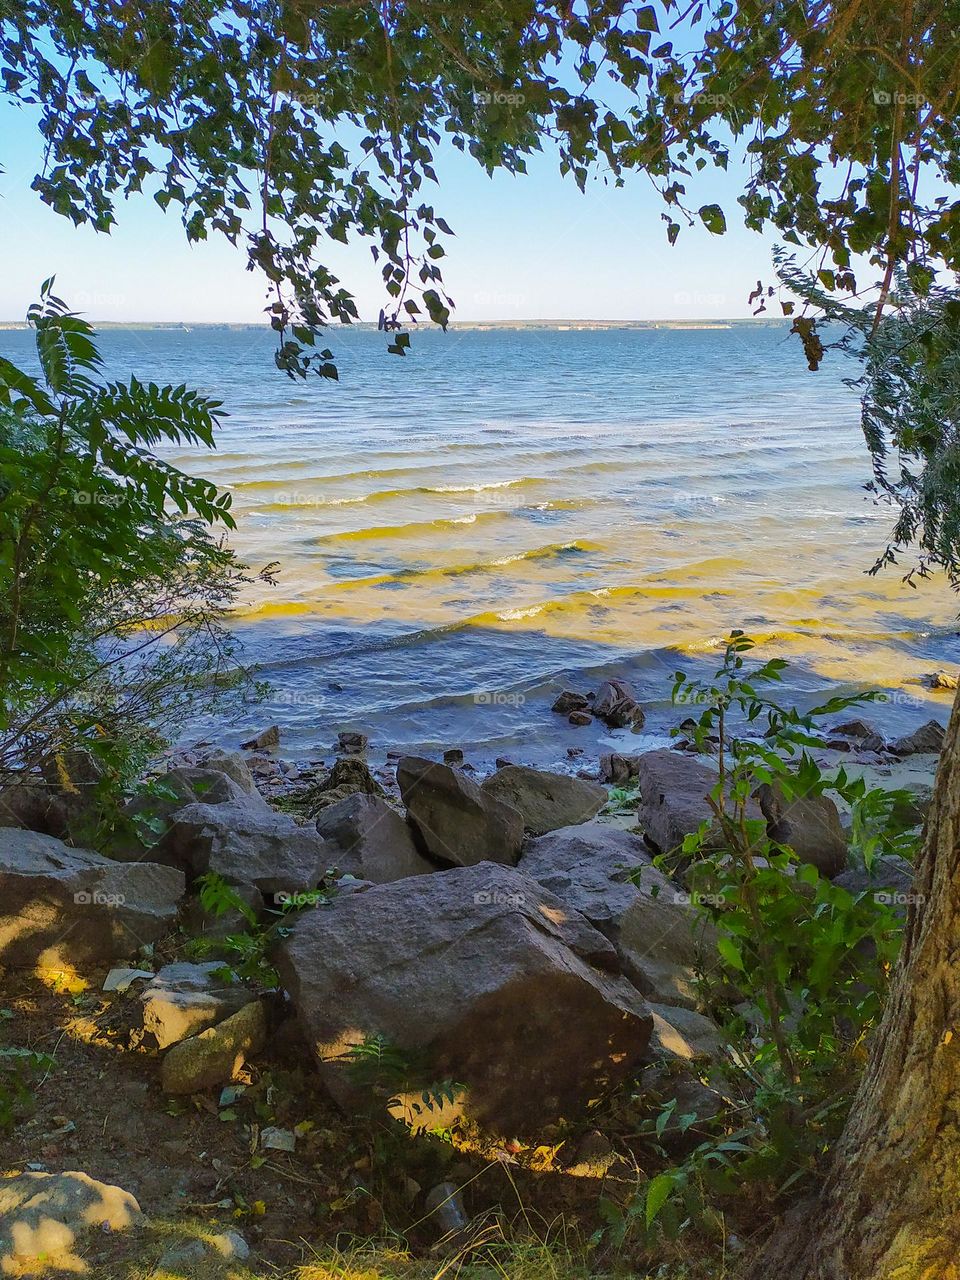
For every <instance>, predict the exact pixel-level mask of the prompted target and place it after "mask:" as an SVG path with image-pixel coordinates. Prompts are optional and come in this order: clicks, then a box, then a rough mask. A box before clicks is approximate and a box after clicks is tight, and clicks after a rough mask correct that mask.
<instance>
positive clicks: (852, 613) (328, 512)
mask: <svg viewBox="0 0 960 1280" xmlns="http://www.w3.org/2000/svg"><path fill="white" fill-rule="evenodd" d="M30 342H31V338H30V335H28V334H26V333H18V332H6V333H2V334H0V353H2V354H5V355H8V356H10V357H11V358H14V359H18V360H21V361H28V353H29V351H30ZM333 345H334V346H335V349H336V355H337V359H338V363H339V366H340V373H341V380H340V382H339V383H338V384H336V383H328V382H320V381H319V380H317V381H314V382H311V383H309V384H306V385H302V384H294V383H291V382H290V381H288V380H287V379H285V378H283V377H282V376H281V375H279V374H278V373H276V371H275V370H274V368H273V364H272V358H271V356H272V349H273V338H272V335H271V334H270V333H269V332H267V331H256V330H234V331H229V330H213V329H202V328H201V329H194V330H192V331H160V330H140V331H136V330H128V331H107V332H106V333H105V334H104V335H102V347H103V350H104V353H105V355H106V357H107V360H108V365H109V371H110V373H111V375H118V376H125V375H127V374H129V373H132V372H135V373H136V374H137V376H138V377H140V378H143V379H152V380H155V381H158V382H166V381H174V382H182V381H185V382H187V383H188V384H191V385H193V386H196V387H198V388H200V389H202V390H204V391H205V392H207V393H209V394H213V395H216V396H217V397H218V398H220V399H222V400H224V401H225V403H226V407H227V409H228V410H229V412H230V415H231V416H230V418H229V419H228V421H227V425H226V427H225V429H224V431H223V433H222V435H221V438H220V446H219V450H218V452H217V453H216V454H215V455H213V456H205V457H202V458H201V457H198V455H197V454H196V453H194V452H193V451H172V452H170V453H169V454H168V456H169V457H171V459H172V460H173V461H174V462H176V463H178V464H179V465H181V466H183V467H185V468H187V469H189V470H192V471H198V472H202V473H203V474H206V475H207V476H209V477H210V478H211V479H212V480H214V481H216V482H217V483H218V484H220V485H222V486H225V487H229V488H230V490H231V492H232V494H233V502H234V507H233V509H234V514H235V516H236V518H237V521H238V525H239V528H238V531H237V533H236V535H235V538H234V542H235V545H236V547H237V549H238V550H239V552H240V553H241V554H242V555H243V557H244V558H245V559H246V560H247V561H248V562H249V563H250V564H251V565H252V566H253V567H259V566H261V565H263V564H266V563H268V562H271V561H279V562H280V564H281V573H280V576H279V581H278V585H277V586H275V587H269V586H267V585H265V584H258V585H257V586H256V587H255V588H252V589H251V590H250V592H249V594H248V596H247V597H246V598H245V599H244V602H243V608H242V610H241V613H240V616H239V617H238V620H237V626H238V627H239V629H240V631H241V633H242V635H243V637H244V639H245V641H246V643H247V646H248V655H249V656H250V657H251V658H252V659H254V660H256V661H259V662H261V663H262V664H263V666H264V667H265V669H266V672H267V673H268V675H269V677H270V679H271V680H272V681H273V684H274V686H275V692H274V694H273V695H272V697H271V701H270V703H269V704H268V705H267V706H266V707H264V708H261V709H260V710H258V711H257V712H255V713H254V715H253V716H252V717H250V716H249V714H248V720H247V726H248V727H249V725H250V723H251V720H252V721H253V722H254V723H253V727H257V726H258V725H259V724H262V723H268V722H270V721H272V720H276V721H279V722H280V723H281V724H282V725H283V726H284V729H285V737H284V752H285V754H288V755H290V756H293V757H297V756H311V755H314V756H315V755H318V754H323V752H324V751H327V752H328V751H329V744H330V742H331V740H332V739H333V738H334V737H335V734H336V730H337V729H340V728H347V727H350V728H359V729H363V730H365V731H366V732H368V733H369V734H370V736H371V739H372V741H374V742H376V743H377V744H378V746H379V747H380V748H381V749H383V750H385V749H387V748H388V747H404V748H406V747H413V748H418V749H423V750H428V751H430V750H437V749H439V748H440V747H442V746H446V745H451V744H456V745H462V746H464V747H465V748H466V749H467V750H468V752H472V753H473V754H474V757H475V758H476V759H477V761H478V762H486V761H487V760H489V759H490V758H492V757H493V756H494V755H496V754H506V755H513V756H514V757H515V758H523V759H528V760H540V761H544V762H545V761H546V760H548V759H554V758H556V757H557V756H558V755H560V756H563V755H564V748H565V747H566V746H567V745H580V746H584V747H586V748H587V749H588V752H589V751H590V750H591V749H593V748H594V747H596V746H597V745H598V743H599V742H600V741H602V742H605V743H617V742H620V741H622V740H623V738H624V735H623V734H612V735H611V734H605V735H601V734H600V733H599V732H595V731H593V730H587V731H583V730H573V729H570V728H568V727H566V726H565V725H564V722H563V721H562V720H561V719H560V718H559V717H556V716H553V715H551V713H550V712H549V702H550V700H551V698H552V695H553V694H554V693H555V691H557V690H558V689H559V688H560V687H562V686H563V685H564V684H568V683H571V682H572V683H573V684H574V685H577V684H579V686H580V687H584V688H586V687H590V685H591V683H592V684H593V685H594V686H595V684H596V682H597V680H598V679H599V678H600V677H601V676H602V675H604V674H607V673H610V672H614V671H616V672H623V671H625V672H627V673H628V674H629V676H630V678H631V679H632V680H633V682H634V683H635V685H636V687H637V690H638V692H639V693H640V695H641V699H642V700H643V701H644V703H645V704H646V705H648V707H649V708H650V716H649V720H648V731H647V732H646V733H645V734H644V735H642V739H641V743H646V742H653V741H660V740H662V739H663V734H664V732H665V729H666V727H667V725H668V724H669V723H674V722H675V721H676V719H677V714H676V712H675V711H674V710H673V709H672V708H670V706H669V688H670V683H671V676H672V673H673V672H674V671H675V670H677V669H678V668H683V669H687V670H696V671H698V672H700V671H705V670H708V669H709V668H710V667H711V666H712V664H713V663H714V662H715V660H716V658H717V656H718V653H717V648H718V645H719V644H720V642H721V641H722V638H723V637H724V636H725V635H726V634H727V633H728V632H729V631H730V629H731V628H733V627H741V628H743V629H744V630H746V631H747V632H748V633H749V634H751V635H753V636H754V637H755V638H757V639H758V640H759V641H761V642H762V647H761V653H762V654H763V655H764V656H767V655H771V656H772V655H773V654H776V655H778V656H783V657H786V658H787V659H789V660H790V661H791V664H792V665H791V670H790V673H789V675H788V679H787V688H788V692H789V694H790V695H791V696H793V697H794V698H795V699H796V700H798V701H799V702H801V703H804V702H809V701H810V700H811V699H812V698H814V697H815V696H816V695H817V694H818V692H819V691H821V690H823V689H826V688H829V689H830V691H831V692H836V691H843V690H853V689H859V688H863V687H867V686H870V687H881V688H883V689H886V690H888V691H890V692H891V693H892V694H893V695H894V696H893V697H892V698H891V700H890V701H889V702H888V703H887V704H885V705H884V706H883V707H882V708H881V709H880V710H879V712H878V713H877V714H875V715H874V718H875V719H880V720H881V721H883V722H885V723H886V725H887V727H888V728H891V729H896V728H898V727H900V726H907V725H913V724H915V723H917V722H918V721H920V720H922V719H926V718H929V715H930V714H936V715H937V716H938V717H939V718H941V719H943V718H944V713H945V699H944V696H943V695H937V694H933V693H931V692H929V691H928V690H926V689H924V688H923V687H922V686H921V685H920V683H919V680H920V677H921V676H922V675H923V674H924V673H926V672H929V671H931V670H933V669H936V668H938V667H942V666H945V665H948V666H949V665H956V664H957V662H958V658H960V646H958V641H957V636H956V619H955V610H956V605H955V601H954V599H953V597H952V596H951V594H950V592H949V591H948V590H947V588H946V586H945V585H944V584H943V582H936V583H933V584H929V585H926V586H923V587H922V588H921V589H920V590H919V591H914V590H911V589H910V588H909V587H907V586H905V585H903V584H902V583H901V581H900V576H899V574H897V573H896V571H894V572H892V573H891V572H889V571H887V572H885V573H884V574H882V575H881V576H879V577H869V576H867V575H866V574H865V572H864V571H865V569H866V568H868V567H869V566H870V565H871V564H872V563H873V560H874V559H875V557H876V555H877V554H878V552H879V551H880V550H882V548H883V547H884V546H885V537H886V534H887V531H888V530H889V528H890V526H891V524H892V520H891V515H890V512H889V510H888V509H885V508H883V507H879V506H877V505H875V504H874V503H873V502H872V500H871V499H870V498H869V496H868V495H866V494H865V493H864V490H863V487H862V486H863V484H864V482H865V481H866V480H867V479H868V478H869V458H868V455H867V453H866V449H865V446H864V444H863V440H862V436H861V435H860V432H859V426H858V405H857V401H856V397H855V396H854V394H853V393H852V392H851V391H849V390H848V389H847V388H845V387H844V386H843V384H842V376H843V375H844V374H849V373H850V372H852V369H851V368H849V367H846V366H845V364H844V363H842V362H841V361H840V358H839V357H835V358H834V359H833V361H832V363H831V362H828V364H827V365H826V367H824V368H823V369H822V370H821V371H820V372H818V373H816V374H811V373H809V372H808V371H807V368H806V365H805V364H804V362H803V361H802V359H801V357H800V353H799V350H798V348H797V346H796V345H795V344H794V343H793V342H791V341H790V340H788V339H787V336H786V333H785V331H784V330H782V329H777V328H766V327H758V328H756V329H751V330H750V331H749V332H745V331H744V330H743V329H742V328H731V329H702V330H675V329H659V330H630V329H611V330H592V331H591V330H586V331H584V330H571V331H557V330H555V329H539V330H520V331H510V330H493V331H478V330H463V331H459V332H451V333H449V334H447V335H443V334H441V333H438V332H429V333H424V334H421V335H419V336H418V337H416V338H415V339H414V344H413V350H412V354H411V355H410V356H408V357H407V358H406V359H403V360H400V359H397V358H394V357H391V356H388V355H386V354H385V352H384V341H383V338H382V337H381V336H378V335H376V334H373V333H370V332H368V331H360V330H355V331H349V332H346V333H344V334H338V335H337V336H336V339H335V341H334V343H333ZM579 673H583V674H579ZM871 714H873V713H871ZM211 730H213V733H214V736H217V737H218V738H221V739H222V740H224V741H230V742H235V741H236V738H237V730H236V729H233V728H231V729H227V730H224V729H223V726H209V725H204V724H201V723H198V724H194V725H188V726H185V730H184V732H185V734H186V735H187V736H189V735H191V734H192V735H193V736H196V734H197V733H200V732H207V733H209V732H211ZM630 745H631V746H632V747H636V746H637V745H639V744H638V743H637V742H636V740H632V741H631V743H630Z"/></svg>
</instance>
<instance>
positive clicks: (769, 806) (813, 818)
mask: <svg viewBox="0 0 960 1280" xmlns="http://www.w3.org/2000/svg"><path fill="white" fill-rule="evenodd" d="M757 799H758V800H759V802H760V809H761V811H762V813H763V816H764V817H765V818H766V820H767V831H768V833H769V835H770V838H771V839H773V840H776V841H777V843H778V844H784V845H789V846H790V848H791V849H792V850H793V851H794V853H795V854H796V855H797V857H798V858H799V860H800V861H801V862H808V863H811V864H812V865H813V866H815V867H816V868H817V870H818V871H819V872H820V874H821V875H824V876H835V875H838V874H839V873H840V872H841V871H842V870H843V869H844V867H845V866H846V865H847V837H846V834H845V833H844V830H843V827H842V825H841V823H840V812H839V810H838V809H837V806H836V805H835V804H834V802H833V801H832V800H831V799H830V797H829V796H826V795H803V796H791V797H789V798H788V797H787V795H786V794H785V792H784V790H783V787H782V786H781V785H780V784H771V783H766V782H765V783H763V785H762V786H760V787H758V788H757Z"/></svg>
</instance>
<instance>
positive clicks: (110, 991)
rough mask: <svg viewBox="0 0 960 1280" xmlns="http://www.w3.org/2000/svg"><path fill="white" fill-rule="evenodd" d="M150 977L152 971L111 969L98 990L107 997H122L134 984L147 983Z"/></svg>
mask: <svg viewBox="0 0 960 1280" xmlns="http://www.w3.org/2000/svg"><path fill="white" fill-rule="evenodd" d="M152 977H153V970H152V969H111V970H110V972H109V973H108V974H107V976H106V977H105V978H104V980H103V986H102V987H101V988H100V990H101V991H103V992H104V993H105V994H107V995H123V993H124V991H129V989H130V987H131V986H132V985H133V984H134V983H135V982H140V981H146V982H149V981H150V979H151V978H152Z"/></svg>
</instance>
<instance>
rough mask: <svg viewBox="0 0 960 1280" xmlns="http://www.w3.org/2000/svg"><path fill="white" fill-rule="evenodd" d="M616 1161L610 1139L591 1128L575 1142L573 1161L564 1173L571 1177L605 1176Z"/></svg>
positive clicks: (615, 1154)
mask: <svg viewBox="0 0 960 1280" xmlns="http://www.w3.org/2000/svg"><path fill="white" fill-rule="evenodd" d="M617 1162H618V1157H617V1153H616V1152H615V1151H614V1148H613V1143H612V1142H611V1141H610V1139H609V1138H607V1137H606V1136H605V1135H604V1134H602V1133H600V1131H599V1130H598V1129H591V1130H590V1132H589V1133H585V1134H584V1135H583V1137H582V1138H581V1139H580V1141H579V1142H578V1143H577V1148H576V1151H575V1153H574V1157H573V1162H572V1163H571V1164H569V1165H567V1167H566V1169H565V1170H564V1173H566V1174H567V1175H568V1176H569V1177H571V1178H605V1177H606V1176H607V1174H608V1173H609V1172H610V1170H611V1169H612V1168H613V1166H614V1165H615V1164H617Z"/></svg>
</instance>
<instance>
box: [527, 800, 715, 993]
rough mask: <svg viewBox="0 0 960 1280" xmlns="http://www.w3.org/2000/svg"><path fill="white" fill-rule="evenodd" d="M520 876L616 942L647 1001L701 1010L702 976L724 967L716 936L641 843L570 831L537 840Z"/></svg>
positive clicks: (596, 825) (598, 827) (604, 831)
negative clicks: (699, 983) (699, 977)
mask: <svg viewBox="0 0 960 1280" xmlns="http://www.w3.org/2000/svg"><path fill="white" fill-rule="evenodd" d="M519 869H520V870H521V871H522V872H523V873H524V874H525V875H529V876H532V877H533V878H534V879H535V880H536V881H537V882H538V883H540V884H542V885H543V886H544V887H545V888H547V889H549V890H550V892H551V893H553V894H555V895H556V896H557V897H558V898H559V899H560V901H561V902H562V903H563V904H564V906H565V907H567V908H569V909H570V910H573V911H576V912H578V913H579V914H580V915H582V916H584V917H586V919H587V920H589V921H590V923H591V924H592V925H593V926H594V927H595V928H596V929H598V930H599V931H600V932H601V933H602V934H604V936H605V937H607V938H609V939H610V941H611V942H612V943H613V944H614V946H615V947H616V949H617V953H618V955H619V958H620V963H621V966H622V968H623V971H624V973H625V974H626V975H627V977H628V978H629V979H630V980H631V982H633V984H634V985H635V986H636V987H637V989H638V990H639V991H640V992H642V993H643V995H645V996H646V997H647V998H648V999H650V1000H656V1001H658V1002H660V1003H663V1004H679V1005H685V1006H688V1007H693V1006H695V1005H696V1003H697V994H698V993H697V974H698V971H702V970H706V971H709V970H711V969H713V968H716V967H717V964H718V959H717V949H716V931H715V929H714V928H713V926H712V925H711V924H710V923H709V922H708V921H707V920H706V918H705V917H704V916H703V915H702V914H701V913H700V912H697V911H696V910H694V908H693V906H692V905H691V902H690V895H689V894H688V893H686V892H685V891H684V890H682V889H681V888H680V887H679V886H678V885H676V884H675V883H674V882H673V881H672V880H670V879H668V877H667V876H665V875H664V874H663V872H661V871H659V870H658V869H657V868H656V867H655V866H654V865H653V862H652V860H651V858H650V854H649V852H648V851H647V849H646V848H645V846H644V844H643V841H642V840H640V839H639V838H638V837H637V836H635V835H633V834H631V833H630V832H628V831H623V830H622V829H621V828H619V827H615V826H613V825H611V824H610V823H607V822H588V823H584V824H583V825H582V826H576V827H567V828H565V829H564V830H561V831H554V832H551V833H550V834H549V835H545V836H540V837H539V838H538V839H535V840H530V841H529V842H528V844H527V846H526V848H525V850H524V853H523V857H522V859H521V861H520V867H519Z"/></svg>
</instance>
